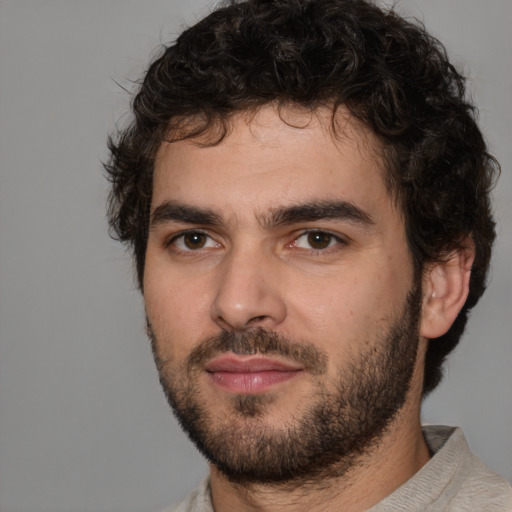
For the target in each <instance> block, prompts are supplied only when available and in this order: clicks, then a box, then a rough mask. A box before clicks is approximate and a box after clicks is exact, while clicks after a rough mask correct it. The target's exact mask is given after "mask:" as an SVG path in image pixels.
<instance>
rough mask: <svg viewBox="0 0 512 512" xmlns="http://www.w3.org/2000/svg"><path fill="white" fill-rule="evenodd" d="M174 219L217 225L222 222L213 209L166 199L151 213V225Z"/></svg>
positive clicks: (175, 220)
mask: <svg viewBox="0 0 512 512" xmlns="http://www.w3.org/2000/svg"><path fill="white" fill-rule="evenodd" d="M173 221H174V222H183V223H185V224H201V225H203V226H217V225H219V224H222V219H221V217H220V215H218V214H217V213H215V212H214V211H213V210H209V209H205V208H197V207H195V206H190V205H185V204H181V203H175V202H172V201H165V202H164V203H162V204H160V205H159V206H157V207H156V208H155V209H154V210H153V212H152V213H151V226H156V225H158V224H165V223H166V222H173Z"/></svg>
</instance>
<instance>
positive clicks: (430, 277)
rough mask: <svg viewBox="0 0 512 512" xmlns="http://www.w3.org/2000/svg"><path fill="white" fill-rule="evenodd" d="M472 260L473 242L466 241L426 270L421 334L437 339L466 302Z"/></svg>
mask: <svg viewBox="0 0 512 512" xmlns="http://www.w3.org/2000/svg"><path fill="white" fill-rule="evenodd" d="M474 259H475V250H474V244H473V242H472V241H471V240H468V241H467V242H466V245H465V247H464V248H461V249H458V250H456V251H454V252H452V253H450V254H449V255H448V257H447V258H446V260H444V261H442V262H437V263H433V264H432V265H429V266H428V267H427V268H426V269H425V272H424V275H423V305H422V315H421V325H420V335H421V336H423V337H425V338H428V339H433V338H438V337H439V336H442V335H443V334H445V333H446V332H447V331H448V329H449V328H450V327H451V325H452V324H453V322H454V321H455V319H456V318H457V315H458V314H459V311H460V310H461V309H462V307H463V306H464V303H465V302H466V298H467V296H468V293H469V280H470V277H471V268H472V266H473V261H474Z"/></svg>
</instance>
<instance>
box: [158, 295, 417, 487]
mask: <svg viewBox="0 0 512 512" xmlns="http://www.w3.org/2000/svg"><path fill="white" fill-rule="evenodd" d="M420 309H421V290H420V287H419V286H416V287H415V288H414V289H413V290H412V291H411V292H410V293H409V295H408V297H407V300H406V303H405V305H404V307H403V309H402V311H400V312H399V314H397V315H396V316H395V317H394V318H393V319H392V320H391V321H390V322H389V324H388V326H387V328H386V330H385V332H381V333H380V334H379V335H377V336H376V340H359V346H360V347H361V351H360V353H359V354H358V356H357V359H353V360H351V361H347V363H346V364H344V365H343V366H342V367H340V368H339V369H338V373H337V375H336V376H335V377H334V378H330V379H327V374H326V372H327V361H328V358H327V356H326V355H324V354H323V353H321V352H320V351H319V350H318V349H317V348H316V347H315V346H314V345H313V344H311V343H308V342H304V341H301V342H297V341H295V340H290V339H287V338H285V337H283V336H280V335H278V334H276V333H275V332H272V331H267V330H264V329H261V328H260V329H257V330H254V331H248V332H242V333H240V332H234V331H222V332H221V333H220V334H219V335H218V336H215V337H213V338H209V339H206V340H203V341H201V342H200V343H198V344H197V345H196V347H195V348H194V349H193V350H192V352H191V353H190V355H189V356H188V358H187V360H186V362H185V364H184V365H174V366H172V364H168V362H167V361H164V360H163V358H162V357H161V356H160V354H159V346H160V341H159V340H158V339H157V338H156V337H155V334H154V332H153V330H152V328H151V325H150V324H149V321H148V333H149V336H150V339H151V345H152V349H153V355H154V358H155V362H156V366H157V369H158V372H159V378H160V383H161V385H162V387H163V390H164V393H165V395H166V397H167V400H168V402H169V404H170V405H171V407H172V409H173V412H174V414H175V416H176V418H177V419H178V421H179V423H180V424H181V426H182V428H183V430H184V431H185V432H186V433H187V434H188V436H189V437H190V439H191V440H192V442H193V443H194V444H195V445H196V447H197V448H198V450H199V451H200V452H201V453H202V454H203V455H204V456H205V457H206V459H207V460H208V461H209V462H210V463H211V464H213V465H214V466H215V467H216V468H217V469H218V470H219V471H220V472H221V473H222V474H224V476H225V477H227V478H228V479H229V480H230V481H231V482H233V483H236V484H240V485H247V484H255V483H265V484H280V485H283V484H291V485H293V486H295V485H303V484H304V483H311V482H320V481H322V480H323V479H324V478H326V477H329V478H332V477H339V476H342V475H343V474H344V473H345V472H346V471H347V470H348V469H350V468H351V467H352V466H353V465H354V464H355V463H356V462H357V460H358V459H359V458H360V457H361V456H362V455H363V454H366V453H370V452H371V450H372V449H373V448H374V447H376V446H377V445H378V443H379V440H380V439H381V437H382V436H383V435H384V433H385V432H386V430H387V428H388V427H389V426H390V425H391V423H392V421H393V419H394V418H395V417H396V415H397V413H398V412H399V411H400V410H401V408H402V407H403V405H404V403H405V401H406V397H407V393H408V391H409V388H410V384H411V379H412V375H413V371H414V367H415V362H416V354H417V348H418V342H419V334H418V322H419V316H420ZM366 341H370V342H369V343H365V342H366ZM169 342H170V343H172V340H170V341H169ZM333 343H335V340H333ZM364 349H366V350H364ZM226 352H232V353H234V354H239V355H254V354H270V355H272V354H274V355H278V356H281V357H285V358H287V359H289V360H291V361H295V362H297V363H300V365H301V367H303V368H304V370H305V371H307V372H308V373H309V375H311V376H315V377H316V382H315V387H314V388H313V389H312V392H311V393H309V394H308V395H307V396H306V397H305V398H306V399H307V401H304V403H305V406H304V408H303V409H300V410H297V411H294V413H293V416H292V415H290V417H289V419H288V420H287V421H284V422H282V424H280V425H279V426H275V425H271V424H270V422H267V421H265V417H266V414H267V412H268V411H269V408H270V407H272V403H273V402H274V400H275V399H276V398H275V396H274V395H273V394H272V393H268V394H267V393H262V394H253V395H251V394H243V395H234V396H231V397H230V401H231V402H230V406H231V408H230V414H229V416H225V417H224V418H221V417H219V416H220V414H219V412H218V411H216V410H215V409H214V408H213V407H209V406H208V401H207V399H206V398H205V396H204V395H203V394H202V393H201V390H200V386H199V384H198V379H199V377H200V375H201V373H202V372H204V364H205V363H206V362H207V361H209V360H210V359H212V358H213V357H215V356H217V355H219V354H222V353H226ZM171 363H172V362H171Z"/></svg>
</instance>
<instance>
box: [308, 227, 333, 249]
mask: <svg viewBox="0 0 512 512" xmlns="http://www.w3.org/2000/svg"><path fill="white" fill-rule="evenodd" d="M307 240H308V244H309V245H310V247H311V248H313V249H317V250H320V249H327V247H329V246H330V245H331V243H332V241H333V236H332V235H330V234H329V233H324V232H322V231H313V232H311V233H308V238H307Z"/></svg>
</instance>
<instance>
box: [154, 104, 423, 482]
mask: <svg viewBox="0 0 512 512" xmlns="http://www.w3.org/2000/svg"><path fill="white" fill-rule="evenodd" d="M285 114H287V115H289V119H292V118H293V123H291V122H283V120H282V119H281V118H280V116H279V113H277V111H276V110H275V109H274V108H272V107H270V106H269V107H264V108H262V109H261V110H260V111H258V113H257V114H256V115H253V116H251V117H249V116H244V115H239V116H238V117H235V118H234V119H233V121H232V124H231V131H230V132H229V134H228V135H227V137H226V138H225V139H224V140H223V141H222V142H221V143H220V144H218V145H208V144H198V142H205V141H195V140H183V141H180V142H176V143H172V144H167V143H165V144H163V145H162V147H161V148H160V151H159V153H158V155H157V159H156V166H155V174H154V187H153V197H152V207H151V226H150V233H149V238H148V245H147V253H146V263H145V274H144V299H145V304H146V311H147V316H148V324H149V331H150V336H151V338H152V344H153V350H154V354H155V360H156V362H157V367H158V370H159V373H160V380H161V382H162V385H163V387H164V390H165V392H166V394H167V397H168V399H169V402H170V403H171V405H172V407H173V409H174V411H175V413H176V415H177V416H178V419H179V420H180V422H181V423H182V425H183V426H184V428H185V430H186V431H187V432H188V433H189V435H190V436H191V438H192V439H193V440H194V442H195V443H196V444H197V445H198V447H199V448H200V449H201V450H202V451H203V453H204V454H205V455H206V456H207V457H208V459H209V460H210V461H211V462H213V464H214V465H215V466H217V468H219V469H220V470H221V471H222V472H224V473H225V474H226V475H227V476H228V477H229V478H231V479H233V480H238V481H267V482H268V481H283V480H289V479H292V478H297V477H299V476H301V475H302V476H303V475H306V474H307V475H309V476H311V475H314V474H318V475H320V474H321V473H322V471H324V470H326V468H329V471H330V472H331V474H332V471H333V468H334V467H337V468H338V470H339V471H344V470H346V469H347V468H348V467H349V466H350V464H351V463H352V462H353V461H354V460H355V459H356V458H357V456H358V455H360V454H361V453H363V452H365V451H367V450H369V449H370V448H371V446H372V445H373V444H374V443H375V442H376V440H378V438H379V436H381V435H382V433H383V432H384V431H385V429H386V427H388V426H389V424H390V423H391V422H392V421H393V419H394V418H395V417H396V415H397V412H399V411H400V409H401V408H402V407H403V405H404V403H405V402H406V400H407V392H408V389H409V386H410V380H411V376H412V374H413V369H414V366H415V361H416V349H417V343H418V325H417V324H418V315H419V306H418V304H419V302H420V290H419V287H418V286H415V281H414V278H413V267H412V262H411V257H410V254H409V251H408V247H407V243H406V239H405V233H404V226H403V221H402V218H401V216H400V214H399V213H398V212H397V210H396V208H395V206H394V204H393V201H392V200H391V199H390V197H389V195H388V193H387V190H386V186H385V183H384V179H383V173H384V166H383V163H382V162H381V160H380V158H379V157H378V153H377V151H376V150H377V148H378V142H377V141H376V140H374V139H373V138H372V136H371V134H369V133H365V132H364V131H363V129H362V128H361V127H359V126H358V125H357V124H356V123H355V121H353V120H351V119H350V118H349V117H348V115H347V117H346V118H345V119H344V122H343V123H340V126H344V128H343V130H342V131H340V132H338V136H337V137H336V138H335V137H334V136H333V134H332V132H331V130H330V117H329V113H327V112H322V111H318V112H317V113H316V114H314V115H306V114H304V113H303V114H301V113H299V112H297V111H292V110H288V111H286V112H285ZM282 116H283V113H282V112H281V117H282ZM287 121H289V120H288V119H287Z"/></svg>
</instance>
